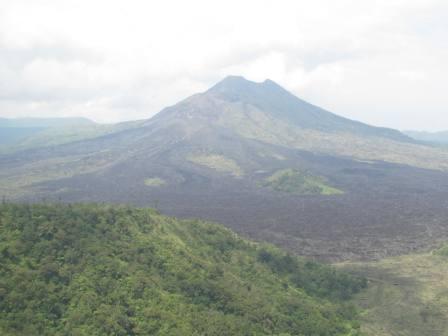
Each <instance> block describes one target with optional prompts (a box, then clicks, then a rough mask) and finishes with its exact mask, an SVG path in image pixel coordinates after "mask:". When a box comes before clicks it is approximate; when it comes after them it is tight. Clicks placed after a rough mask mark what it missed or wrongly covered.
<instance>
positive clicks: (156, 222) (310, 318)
mask: <svg viewBox="0 0 448 336" xmlns="http://www.w3.org/2000/svg"><path fill="white" fill-rule="evenodd" d="M0 223H1V225H0V298H1V300H0V332H1V334H2V335H5V336H7V335H27V336H31V335H210V336H212V335H219V336H222V335H248V336H249V335H280V334H282V335H322V336H326V335H335V336H336V335H358V334H357V332H356V329H357V323H356V318H357V316H356V313H355V311H354V310H353V309H352V307H350V306H349V305H347V304H345V303H344V302H343V301H346V300H347V299H349V298H350V297H351V295H352V294H353V293H356V292H358V291H359V290H360V289H361V288H363V287H364V286H365V281H364V280H363V279H362V278H357V277H352V276H349V275H347V274H345V273H342V272H337V271H335V270H333V269H331V268H329V267H326V266H321V265H319V264H316V263H312V262H305V261H302V260H299V259H297V258H294V257H291V256H289V255H286V254H284V253H283V252H280V251H279V250H276V249H274V248H271V247H268V246H261V245H258V244H254V243H251V242H249V241H245V240H243V239H240V238H239V237H237V236H236V235H235V234H234V233H232V232H231V231H229V230H227V229H224V228H223V227H221V226H218V225H215V224H211V223H205V222H201V221H178V220H176V219H174V218H168V217H164V216H161V215H159V214H158V213H157V212H155V211H153V210H145V209H135V208H130V207H111V206H98V205H66V206H63V205H59V206H54V205H33V206H29V205H14V204H2V205H0Z"/></svg>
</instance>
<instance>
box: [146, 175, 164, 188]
mask: <svg viewBox="0 0 448 336" xmlns="http://www.w3.org/2000/svg"><path fill="white" fill-rule="evenodd" d="M165 184H166V181H165V180H163V179H161V178H159V177H151V178H147V179H145V185H146V186H148V187H161V186H163V185H165Z"/></svg>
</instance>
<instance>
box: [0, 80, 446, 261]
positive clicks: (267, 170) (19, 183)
mask: <svg viewBox="0 0 448 336" xmlns="http://www.w3.org/2000/svg"><path fill="white" fill-rule="evenodd" d="M447 169H448V151H445V150H443V149H440V148H435V147H431V146H426V145H423V144H419V143H414V142H413V141H412V140H409V138H407V137H406V136H404V135H401V134H400V133H399V132H397V131H393V130H388V129H382V128H377V127H371V126H368V125H364V124H361V123H358V122H355V121H351V120H347V119H344V118H341V117H338V116H336V115H334V114H331V113H330V112H327V111H324V110H322V109H319V108H318V107H315V106H313V105H310V104H308V103H305V102H303V101H302V100H300V99H298V98H296V97H294V96H292V95H291V94H290V93H288V92H287V91H286V90H284V89H282V88H281V87H279V86H278V85H277V84H275V83H273V82H271V81H265V82H263V83H253V82H250V81H247V80H245V79H243V78H240V77H229V78H227V79H225V80H223V81H222V82H221V83H218V84H217V85H216V86H215V87H213V88H211V89H210V90H208V91H206V92H203V93H199V94H196V95H193V96H191V97H189V98H187V99H185V100H183V101H181V102H179V103H178V104H176V105H173V106H170V107H167V108H165V109H164V110H162V111H161V112H160V113H158V114H157V115H156V116H154V117H153V118H151V119H149V120H146V121H144V122H142V123H140V124H137V125H134V126H133V127H130V128H125V129H121V130H117V131H113V132H110V133H107V134H103V135H102V136H98V137H93V138H90V139H85V140H81V141H74V142H69V143H66V144H63V145H58V146H51V147H46V148H34V149H32V150H22V151H16V152H14V153H10V154H5V155H0V196H3V197H5V198H7V199H15V200H26V201H40V200H42V199H43V198H44V199H50V200H53V201H66V202H70V201H101V202H113V203H123V202H126V203H132V204H137V205H158V206H159V208H160V209H161V210H163V211H164V212H166V213H168V214H172V215H176V216H182V217H201V218H206V219H211V220H216V221H219V222H222V223H223V224H225V225H227V226H229V227H231V228H232V229H234V230H236V231H238V232H240V233H242V234H244V235H247V236H250V237H252V238H256V239H264V240H268V241H270V242H274V243H276V244H278V245H281V246H283V247H286V248H288V249H290V250H291V251H293V252H295V253H300V254H306V255H310V256H313V257H316V258H325V259H331V260H333V259H338V260H339V259H347V258H369V259H371V258H378V257H382V256H384V255H389V254H397V253H402V252H407V251H409V250H413V249H425V248H428V247H430V246H433V245H434V244H436V243H437V241H438V240H439V239H444V238H445V237H448V229H447V227H446V225H445V218H446V217H447V216H448V205H447V201H445V200H447V199H448V179H447V178H446V177H447V176H446V174H447V173H446V170H447ZM285 172H300V173H294V174H292V175H294V176H292V175H291V174H286V175H288V176H289V177H290V178H289V179H286V183H287V184H288V183H290V182H294V183H295V188H294V189H295V190H294V192H291V188H287V187H285V185H284V183H283V182H282V181H283V178H280V177H281V176H283V175H285ZM286 175H285V176H286ZM291 176H292V179H291ZM301 176H302V177H303V176H307V178H306V179H305V178H302V177H301ZM283 177H284V176H283ZM272 178H274V179H276V181H274V182H275V183H267V182H269V179H271V180H272ZM288 181H289V182H288ZM311 182H312V183H311ZM282 183H283V186H282ZM310 183H311V185H310ZM279 186H281V187H279ZM329 191H331V192H329Z"/></svg>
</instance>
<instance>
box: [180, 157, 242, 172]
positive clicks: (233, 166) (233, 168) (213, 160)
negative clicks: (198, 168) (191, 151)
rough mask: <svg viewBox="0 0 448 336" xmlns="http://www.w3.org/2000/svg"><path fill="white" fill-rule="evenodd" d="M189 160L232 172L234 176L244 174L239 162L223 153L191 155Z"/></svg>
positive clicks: (220, 170)
mask: <svg viewBox="0 0 448 336" xmlns="http://www.w3.org/2000/svg"><path fill="white" fill-rule="evenodd" d="M187 160H188V161H190V162H193V163H196V164H199V165H202V166H205V167H208V168H210V169H214V170H216V171H218V172H222V173H230V174H232V175H233V176H236V177H239V176H242V175H243V174H244V173H243V170H242V169H241V167H240V166H238V164H237V163H236V162H235V161H234V160H232V159H229V158H227V157H225V156H223V155H218V154H200V155H190V156H189V157H188V158H187Z"/></svg>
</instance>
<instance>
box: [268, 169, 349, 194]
mask: <svg viewBox="0 0 448 336" xmlns="http://www.w3.org/2000/svg"><path fill="white" fill-rule="evenodd" d="M261 185H262V186H264V187H269V188H272V189H274V190H277V191H284V192H289V193H297V194H303V195H307V194H316V195H338V194H342V193H343V192H342V191H341V190H339V189H336V188H333V187H331V186H329V185H327V184H326V181H325V179H324V178H322V177H320V176H315V175H312V174H310V173H308V172H302V171H299V170H296V169H282V170H279V171H277V172H275V173H274V174H273V175H271V176H269V177H268V178H266V179H265V180H264V181H263V182H262V183H261Z"/></svg>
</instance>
